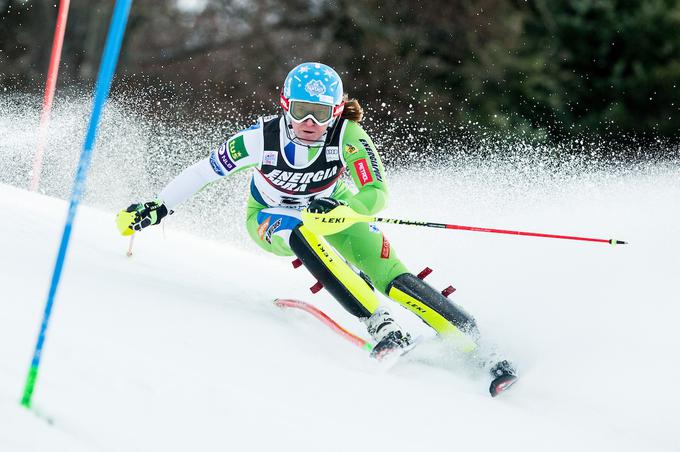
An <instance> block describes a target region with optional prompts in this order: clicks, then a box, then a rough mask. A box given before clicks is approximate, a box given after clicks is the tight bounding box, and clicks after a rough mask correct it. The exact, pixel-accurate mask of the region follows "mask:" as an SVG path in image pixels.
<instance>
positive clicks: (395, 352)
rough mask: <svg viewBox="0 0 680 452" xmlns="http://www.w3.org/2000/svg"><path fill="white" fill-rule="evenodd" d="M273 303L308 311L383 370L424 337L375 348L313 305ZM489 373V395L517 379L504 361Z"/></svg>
mask: <svg viewBox="0 0 680 452" xmlns="http://www.w3.org/2000/svg"><path fill="white" fill-rule="evenodd" d="M274 304H275V305H276V306H278V307H280V308H293V309H299V310H302V311H305V312H307V313H309V314H311V315H312V316H314V317H315V318H317V319H319V320H320V321H321V322H322V323H323V324H325V325H326V326H328V327H329V328H330V329H331V330H332V331H334V332H335V333H337V334H338V335H339V336H341V337H343V338H344V339H346V340H347V341H349V342H351V343H352V344H354V345H356V346H358V347H360V348H362V349H363V350H366V351H368V352H369V353H370V356H371V358H373V359H375V360H376V361H377V362H379V363H380V367H381V368H383V369H390V368H392V367H393V366H394V365H395V364H396V363H397V361H399V360H400V359H401V357H403V356H404V355H406V354H407V353H409V352H411V351H412V350H413V349H415V348H416V347H417V346H418V345H419V344H420V343H421V342H423V340H424V338H423V336H422V335H419V336H417V337H415V338H414V339H411V341H410V342H409V344H408V345H407V346H406V347H401V346H400V345H399V344H397V343H396V342H394V343H393V344H389V343H387V344H386V345H384V346H382V347H377V346H376V345H374V344H372V343H370V342H368V341H367V340H365V339H363V338H361V337H360V336H357V335H356V334H354V333H351V332H350V331H348V330H346V329H345V328H343V327H342V326H340V325H339V324H338V323H337V322H336V321H335V320H333V319H332V318H330V317H329V316H328V315H327V314H326V313H324V312H323V311H321V310H320V309H319V308H317V307H316V306H314V305H312V304H309V303H306V302H304V301H300V300H294V299H288V298H277V299H275V300H274ZM489 372H490V374H491V376H492V377H493V380H492V381H491V384H490V386H489V393H490V394H491V397H497V396H498V395H500V394H502V393H503V392H505V391H507V390H508V389H509V388H510V387H511V386H512V385H514V384H515V383H516V382H517V380H518V377H517V371H516V370H515V368H514V367H513V366H512V364H510V362H508V361H507V360H503V361H500V362H498V363H496V364H495V365H494V366H493V367H491V369H490V370H489Z"/></svg>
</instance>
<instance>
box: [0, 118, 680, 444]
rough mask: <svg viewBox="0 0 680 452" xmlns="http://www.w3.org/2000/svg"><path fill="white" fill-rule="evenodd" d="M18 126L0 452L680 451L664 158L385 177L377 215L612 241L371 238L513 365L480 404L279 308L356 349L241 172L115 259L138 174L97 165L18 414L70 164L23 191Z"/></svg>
mask: <svg viewBox="0 0 680 452" xmlns="http://www.w3.org/2000/svg"><path fill="white" fill-rule="evenodd" d="M5 118H7V117H6V116H5ZM57 120H59V115H57ZM19 123H20V121H19V122H13V123H12V124H19ZM5 124H8V123H5ZM120 127H123V126H120ZM126 127H127V128H124V130H126V131H127V132H129V130H130V129H129V128H130V125H129V124H128V125H127V126H126ZM67 129H68V127H65V126H64V127H62V128H61V129H59V130H60V131H61V133H63V130H67ZM105 131H106V129H104V133H105ZM14 132H15V133H14V134H13V135H12V137H13V138H12V139H13V140H14V145H13V144H12V142H11V141H10V143H9V144H7V142H6V143H5V144H4V148H2V149H0V150H1V151H2V156H3V164H2V167H1V168H0V170H2V178H3V179H2V180H3V182H4V183H1V184H0V211H1V212H2V218H3V221H2V222H0V250H2V259H0V287H2V296H1V297H0V450H1V451H11V452H27V451H47V450H49V451H69V452H71V451H106V452H108V451H121V452H123V451H124V452H129V451H183V452H184V451H187V450H197V451H224V450H277V451H343V452H346V451H375V450H380V451H413V450H422V451H435V450H454V449H455V450H461V451H472V450H475V451H477V450H479V451H486V450H489V451H491V450H503V451H521V452H527V451H570V452H573V451H576V450H579V451H605V450H616V451H640V450H645V451H677V450H679V449H680V440H679V439H678V435H677V428H678V420H677V419H678V416H677V407H678V406H679V405H680V395H679V392H678V391H676V390H675V389H674V388H675V386H676V384H677V382H678V381H680V360H679V359H678V354H677V350H678V346H680V334H679V333H678V328H677V324H678V319H679V318H680V305H679V303H678V302H679V301H680V297H679V296H678V291H677V286H678V269H679V268H680V246H679V245H678V242H677V240H678V237H679V236H680V234H679V232H680V226H679V224H680V169H679V168H678V166H677V164H645V165H640V166H637V167H626V168H623V169H622V170H618V171H614V170H608V169H606V168H604V169H595V170H592V171H581V170H579V171H571V172H568V174H567V175H565V173H563V172H560V171H554V170H553V169H545V168H542V167H541V166H540V165H538V164H531V162H528V163H527V165H528V166H527V165H517V164H510V163H507V162H506V163H499V164H484V163H480V162H477V163H471V162H468V163H466V164H464V165H460V166H457V167H453V166H446V165H442V166H440V167H430V168H429V169H428V168H412V169H404V168H402V169H399V168H396V167H392V168H388V172H389V176H390V177H389V182H390V187H391V189H392V191H391V204H390V208H389V209H388V210H387V211H386V212H385V216H392V217H397V218H406V219H424V220H430V221H439V222H451V223H457V224H467V225H477V226H486V227H497V228H508V229H521V230H530V231H537V232H550V233H557V234H572V235H583V236H594V237H602V238H616V239H621V240H626V241H628V242H629V244H628V245H625V246H617V247H612V246H609V245H603V244H594V243H583V242H573V241H565V240H550V239H540V238H523V237H513V236H501V235H492V234H482V233H471V232H454V231H446V230H435V229H422V228H420V229H419V228H414V227H403V226H402V227H400V226H390V225H386V226H384V227H383V230H384V231H386V233H387V235H388V236H389V238H390V241H391V242H392V244H393V246H394V249H395V250H396V251H397V252H398V253H399V255H400V257H401V258H402V259H403V260H404V261H405V262H406V263H407V265H408V266H410V268H411V269H412V271H414V272H418V271H420V270H421V269H422V268H423V267H424V266H426V265H427V266H430V267H432V268H433V269H434V273H433V274H432V275H431V276H430V277H429V278H428V281H430V282H431V283H432V284H433V285H435V286H436V287H438V288H443V287H445V286H447V285H448V284H452V285H453V286H454V287H456V289H457V291H456V292H455V293H454V294H453V295H452V296H451V298H452V300H453V301H455V302H456V303H459V304H461V305H463V306H464V307H465V308H466V309H467V310H468V311H469V312H471V313H472V314H473V315H474V316H475V318H476V319H477V322H478V324H479V326H480V329H481V331H482V333H483V335H484V337H485V341H486V342H487V343H491V344H497V346H498V347H497V348H498V351H499V353H500V354H501V355H502V356H504V357H507V358H509V359H511V360H512V361H514V362H515V363H516V365H517V366H518V368H519V370H520V375H521V380H520V382H519V383H517V384H516V385H515V386H514V387H513V388H512V390H511V391H509V392H508V393H506V394H503V395H502V396H501V397H499V398H496V399H492V398H491V397H490V396H489V394H488V392H487V391H488V389H487V388H488V378H486V376H484V375H483V374H480V373H479V372H477V371H475V370H473V369H471V368H470V367H469V366H467V365H466V363H465V362H464V360H462V359H460V358H459V357H458V356H457V354H456V353H455V352H454V351H452V350H448V349H446V347H445V346H444V347H442V345H441V344H437V343H436V341H429V342H425V343H424V344H422V346H420V347H419V348H417V349H415V350H414V351H413V352H412V353H411V354H409V355H407V357H404V359H402V360H401V361H400V362H398V363H397V364H396V365H395V366H394V367H392V368H390V369H384V368H380V367H379V366H376V365H375V363H374V362H372V361H371V360H370V359H369V357H368V356H367V354H366V353H365V352H364V351H363V350H360V349H358V348H356V347H355V346H354V345H352V344H350V343H348V342H346V341H344V340H343V339H342V338H340V337H339V336H337V335H335V334H334V333H333V332H331V331H330V330H328V329H327V328H326V327H325V326H324V325H322V324H321V323H320V322H318V321H317V320H316V319H314V318H312V317H310V316H309V315H308V314H306V313H304V312H297V311H283V310H281V309H279V308H277V307H275V306H274V305H273V304H272V300H273V299H275V298H277V297H295V298H299V299H303V300H306V301H309V302H311V303H313V304H315V305H317V306H318V307H320V308H321V309H323V310H324V311H326V312H327V313H328V314H330V315H331V316H332V317H334V318H335V319H336V320H337V321H338V322H339V323H341V324H342V325H343V326H344V327H346V328H347V329H350V330H352V331H353V332H355V333H357V334H360V335H363V336H364V337H367V336H366V332H365V329H364V328H363V326H362V325H361V323H360V322H358V321H357V320H356V319H354V318H352V317H351V316H349V315H348V314H347V313H345V312H344V311H343V310H342V308H341V307H339V306H338V305H337V304H336V303H335V302H334V301H333V300H332V299H331V297H330V296H329V295H328V294H327V293H325V292H324V291H322V292H321V293H319V294H317V295H312V294H311V293H310V292H309V290H308V287H310V286H311V285H313V284H314V280H313V279H312V278H311V276H309V275H308V274H307V273H306V272H305V270H304V269H297V270H294V269H293V268H292V266H291V265H290V259H283V258H277V257H274V256H269V255H266V254H265V253H264V252H261V251H259V250H258V249H256V248H255V246H254V245H253V244H251V243H249V242H248V240H247V239H245V234H244V232H243V231H244V229H245V227H244V224H243V222H244V218H243V206H242V205H243V202H244V199H245V191H244V190H243V188H244V185H245V183H246V181H245V179H243V178H242V179H238V182H237V183H236V184H235V185H234V184H232V183H231V182H225V183H224V184H220V183H218V184H216V185H215V186H213V187H211V188H210V189H208V190H206V191H205V192H203V193H201V194H200V195H198V197H197V200H195V201H191V202H189V203H187V205H185V206H183V207H182V208H181V209H178V211H177V213H176V214H175V215H173V216H172V217H169V218H168V220H167V221H166V222H165V226H164V227H155V228H150V229H148V230H145V231H143V232H142V233H140V234H137V235H136V238H135V241H134V254H133V256H132V257H126V251H127V248H128V244H129V241H128V239H126V238H123V237H121V236H119V235H118V233H117V231H116V229H115V226H114V216H115V211H116V206H117V208H123V207H126V206H127V204H129V203H130V202H132V201H136V200H142V199H145V198H144V197H143V195H140V194H139V193H134V194H132V195H131V194H130V193H129V192H126V191H125V187H127V186H130V187H133V189H139V186H135V183H134V182H135V179H134V178H130V177H129V175H130V174H140V173H142V172H143V171H144V169H143V168H140V167H138V166H135V165H134V164H127V165H125V164H124V163H121V162H120V161H117V163H116V165H114V166H106V165H104V163H103V162H104V160H105V159H102V160H99V161H98V160H97V159H95V161H94V166H93V169H92V172H91V179H90V181H89V182H88V189H89V190H88V196H87V197H86V200H85V202H84V204H83V205H82V206H81V208H80V209H79V211H78V216H77V219H76V222H75V226H74V230H73V237H72V241H71V247H70V250H69V252H68V257H67V261H66V267H65V270H64V273H63V277H62V281H61V285H60V289H59V292H58V294H57V299H56V305H55V309H54V311H53V316H52V321H51V324H50V327H49V330H48V334H47V342H46V346H45V349H44V353H43V362H42V367H41V370H40V375H39V378H38V383H37V389H36V392H35V395H34V410H32V411H27V410H25V409H24V408H22V407H20V405H19V399H20V396H21V392H22V387H23V384H24V379H25V375H26V372H27V370H28V365H29V362H30V358H31V356H32V352H33V347H34V345H35V340H36V335H37V332H38V327H39V323H40V319H41V316H42V311H43V307H44V302H45V297H46V294H47V289H48V285H49V280H50V277H51V274H52V269H53V265H54V259H55V256H56V252H57V247H58V244H59V240H60V238H61V233H62V230H63V221H64V218H65V216H66V209H67V204H66V202H65V201H64V200H63V199H60V198H61V197H62V195H63V193H61V192H60V190H61V188H60V187H62V186H64V183H63V182H62V180H64V179H68V177H69V175H70V174H71V175H72V173H73V168H74V167H75V159H74V158H73V153H74V151H73V149H72V147H69V148H68V149H69V150H68V152H67V151H66V150H65V149H66V147H64V150H63V151H60V152H62V154H59V155H58V156H54V155H52V156H51V157H49V155H48V162H51V163H53V164H54V163H55V162H56V161H57V160H59V159H61V160H63V162H66V163H64V167H63V168H65V169H63V170H61V171H54V170H52V172H50V170H49V169H48V168H46V174H45V175H44V179H43V182H42V187H43V188H42V192H43V193H40V194H39V193H32V192H28V191H26V190H25V189H24V188H23V187H25V186H26V185H27V184H28V180H29V178H28V177H27V175H26V168H27V167H28V166H27V163H26V162H28V161H30V153H26V151H25V150H24V154H21V155H19V154H16V153H17V149H19V148H20V147H21V146H23V144H22V143H23V142H22V141H21V137H22V136H24V135H22V134H21V133H20V132H18V131H17V130H14ZM26 133H28V131H27V132H26ZM74 136H75V134H74ZM127 137H128V138H129V139H130V140H134V136H133V134H130V133H128V134H127ZM26 142H28V140H27V141H26ZM102 143H103V145H104V146H106V145H107V143H108V144H109V145H110V144H111V140H108V141H107V140H104V141H103V142H102ZM96 152H100V155H101V153H104V154H106V150H104V151H102V150H101V149H99V150H98V151H97V150H96ZM206 152H207V151H206ZM13 153H15V154H13ZM17 155H19V157H17ZM110 155H114V153H111V154H110ZM17 162H19V163H17ZM515 163H516V162H515ZM534 163H536V162H534ZM21 165H24V166H21ZM529 174H530V175H531V176H528V175H529ZM22 180H23V181H24V182H22V183H19V182H17V181H22ZM112 181H113V182H112ZM166 181H167V178H166ZM123 183H124V184H123ZM121 184H123V185H125V187H123V188H121ZM158 188H159V187H158V186H154V187H151V188H149V189H148V190H147V192H146V193H145V196H146V198H148V199H151V198H152V197H153V196H154V195H155V191H153V190H156V189H158ZM152 189H153V190H152ZM45 193H46V194H45ZM223 203H232V204H235V205H236V206H237V208H234V209H223V208H222V207H223V205H224V204H223ZM214 217H218V218H219V219H220V221H222V223H217V225H216V224H215V223H210V221H211V220H214ZM224 225H226V226H224ZM202 226H203V227H204V228H205V229H203V228H202ZM206 229H209V230H210V231H213V230H215V231H218V232H217V233H216V234H213V233H212V232H211V233H210V234H207V235H206V234H204V232H205V230H206ZM219 231H222V236H219ZM385 302H386V303H388V304H389V305H390V306H392V307H393V310H394V312H395V315H397V317H398V319H399V321H400V323H402V324H403V325H404V326H405V327H407V328H408V329H409V330H410V331H411V332H412V333H413V334H415V335H417V334H425V335H429V334H430V333H429V332H428V330H427V328H426V327H425V326H424V325H423V324H422V323H421V322H420V321H418V320H417V319H415V318H414V317H413V316H412V315H411V314H410V313H408V312H407V311H405V310H403V309H402V308H399V307H397V306H396V305H395V304H393V303H391V302H390V301H388V300H385Z"/></svg>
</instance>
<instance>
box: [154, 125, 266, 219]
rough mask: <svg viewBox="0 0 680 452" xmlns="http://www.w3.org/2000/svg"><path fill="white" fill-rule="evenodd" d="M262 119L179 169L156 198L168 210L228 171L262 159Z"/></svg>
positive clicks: (250, 164)
mask: <svg viewBox="0 0 680 452" xmlns="http://www.w3.org/2000/svg"><path fill="white" fill-rule="evenodd" d="M262 124H263V119H262V118H259V119H258V120H257V122H256V123H255V124H254V125H253V126H251V127H250V128H248V129H246V130H242V131H240V132H239V133H237V134H236V135H234V136H232V137H231V138H229V139H228V140H227V141H225V142H224V143H223V144H222V145H221V146H220V147H219V148H218V149H216V150H214V151H213V152H211V153H210V157H208V158H205V159H203V160H201V161H199V162H197V163H194V164H193V165H191V166H190V167H189V168H187V169H185V170H184V171H182V172H181V173H180V174H179V176H177V177H176V178H175V179H173V180H172V181H171V182H170V183H169V184H168V185H167V186H166V187H165V188H164V189H163V191H161V192H160V194H159V195H158V197H159V198H160V199H161V200H162V201H163V202H164V203H165V205H166V207H167V208H168V209H173V208H175V207H176V206H177V205H179V204H181V203H182V202H184V201H186V200H187V199H188V198H189V197H190V196H191V195H193V194H194V193H196V192H197V191H199V190H200V189H201V188H203V187H205V186H206V185H207V184H209V183H211V182H214V181H216V180H217V179H219V178H221V177H224V176H226V175H228V174H231V173H235V172H238V171H240V170H243V169H246V168H251V167H253V166H257V165H258V164H259V163H260V161H261V159H262V148H263V147H264V138H263V135H262V130H259V129H261V127H262Z"/></svg>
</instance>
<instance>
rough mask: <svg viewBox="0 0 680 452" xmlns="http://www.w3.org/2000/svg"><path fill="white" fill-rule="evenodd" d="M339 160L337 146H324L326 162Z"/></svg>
mask: <svg viewBox="0 0 680 452" xmlns="http://www.w3.org/2000/svg"><path fill="white" fill-rule="evenodd" d="M338 160H340V149H338V147H337V146H326V161H328V162H333V161H335V162H337V161H338Z"/></svg>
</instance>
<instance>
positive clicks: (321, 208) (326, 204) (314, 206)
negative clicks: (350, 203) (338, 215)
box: [307, 198, 347, 213]
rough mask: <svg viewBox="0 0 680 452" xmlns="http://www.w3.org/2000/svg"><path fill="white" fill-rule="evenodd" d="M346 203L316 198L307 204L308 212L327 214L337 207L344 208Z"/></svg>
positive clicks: (338, 200)
mask: <svg viewBox="0 0 680 452" xmlns="http://www.w3.org/2000/svg"><path fill="white" fill-rule="evenodd" d="M346 205H347V203H346V202H345V201H342V200H340V199H333V198H316V199H314V200H313V201H312V202H311V203H309V207H307V210H309V211H310V212H311V213H328V212H330V211H331V210H333V209H335V208H336V207H339V206H346Z"/></svg>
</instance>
